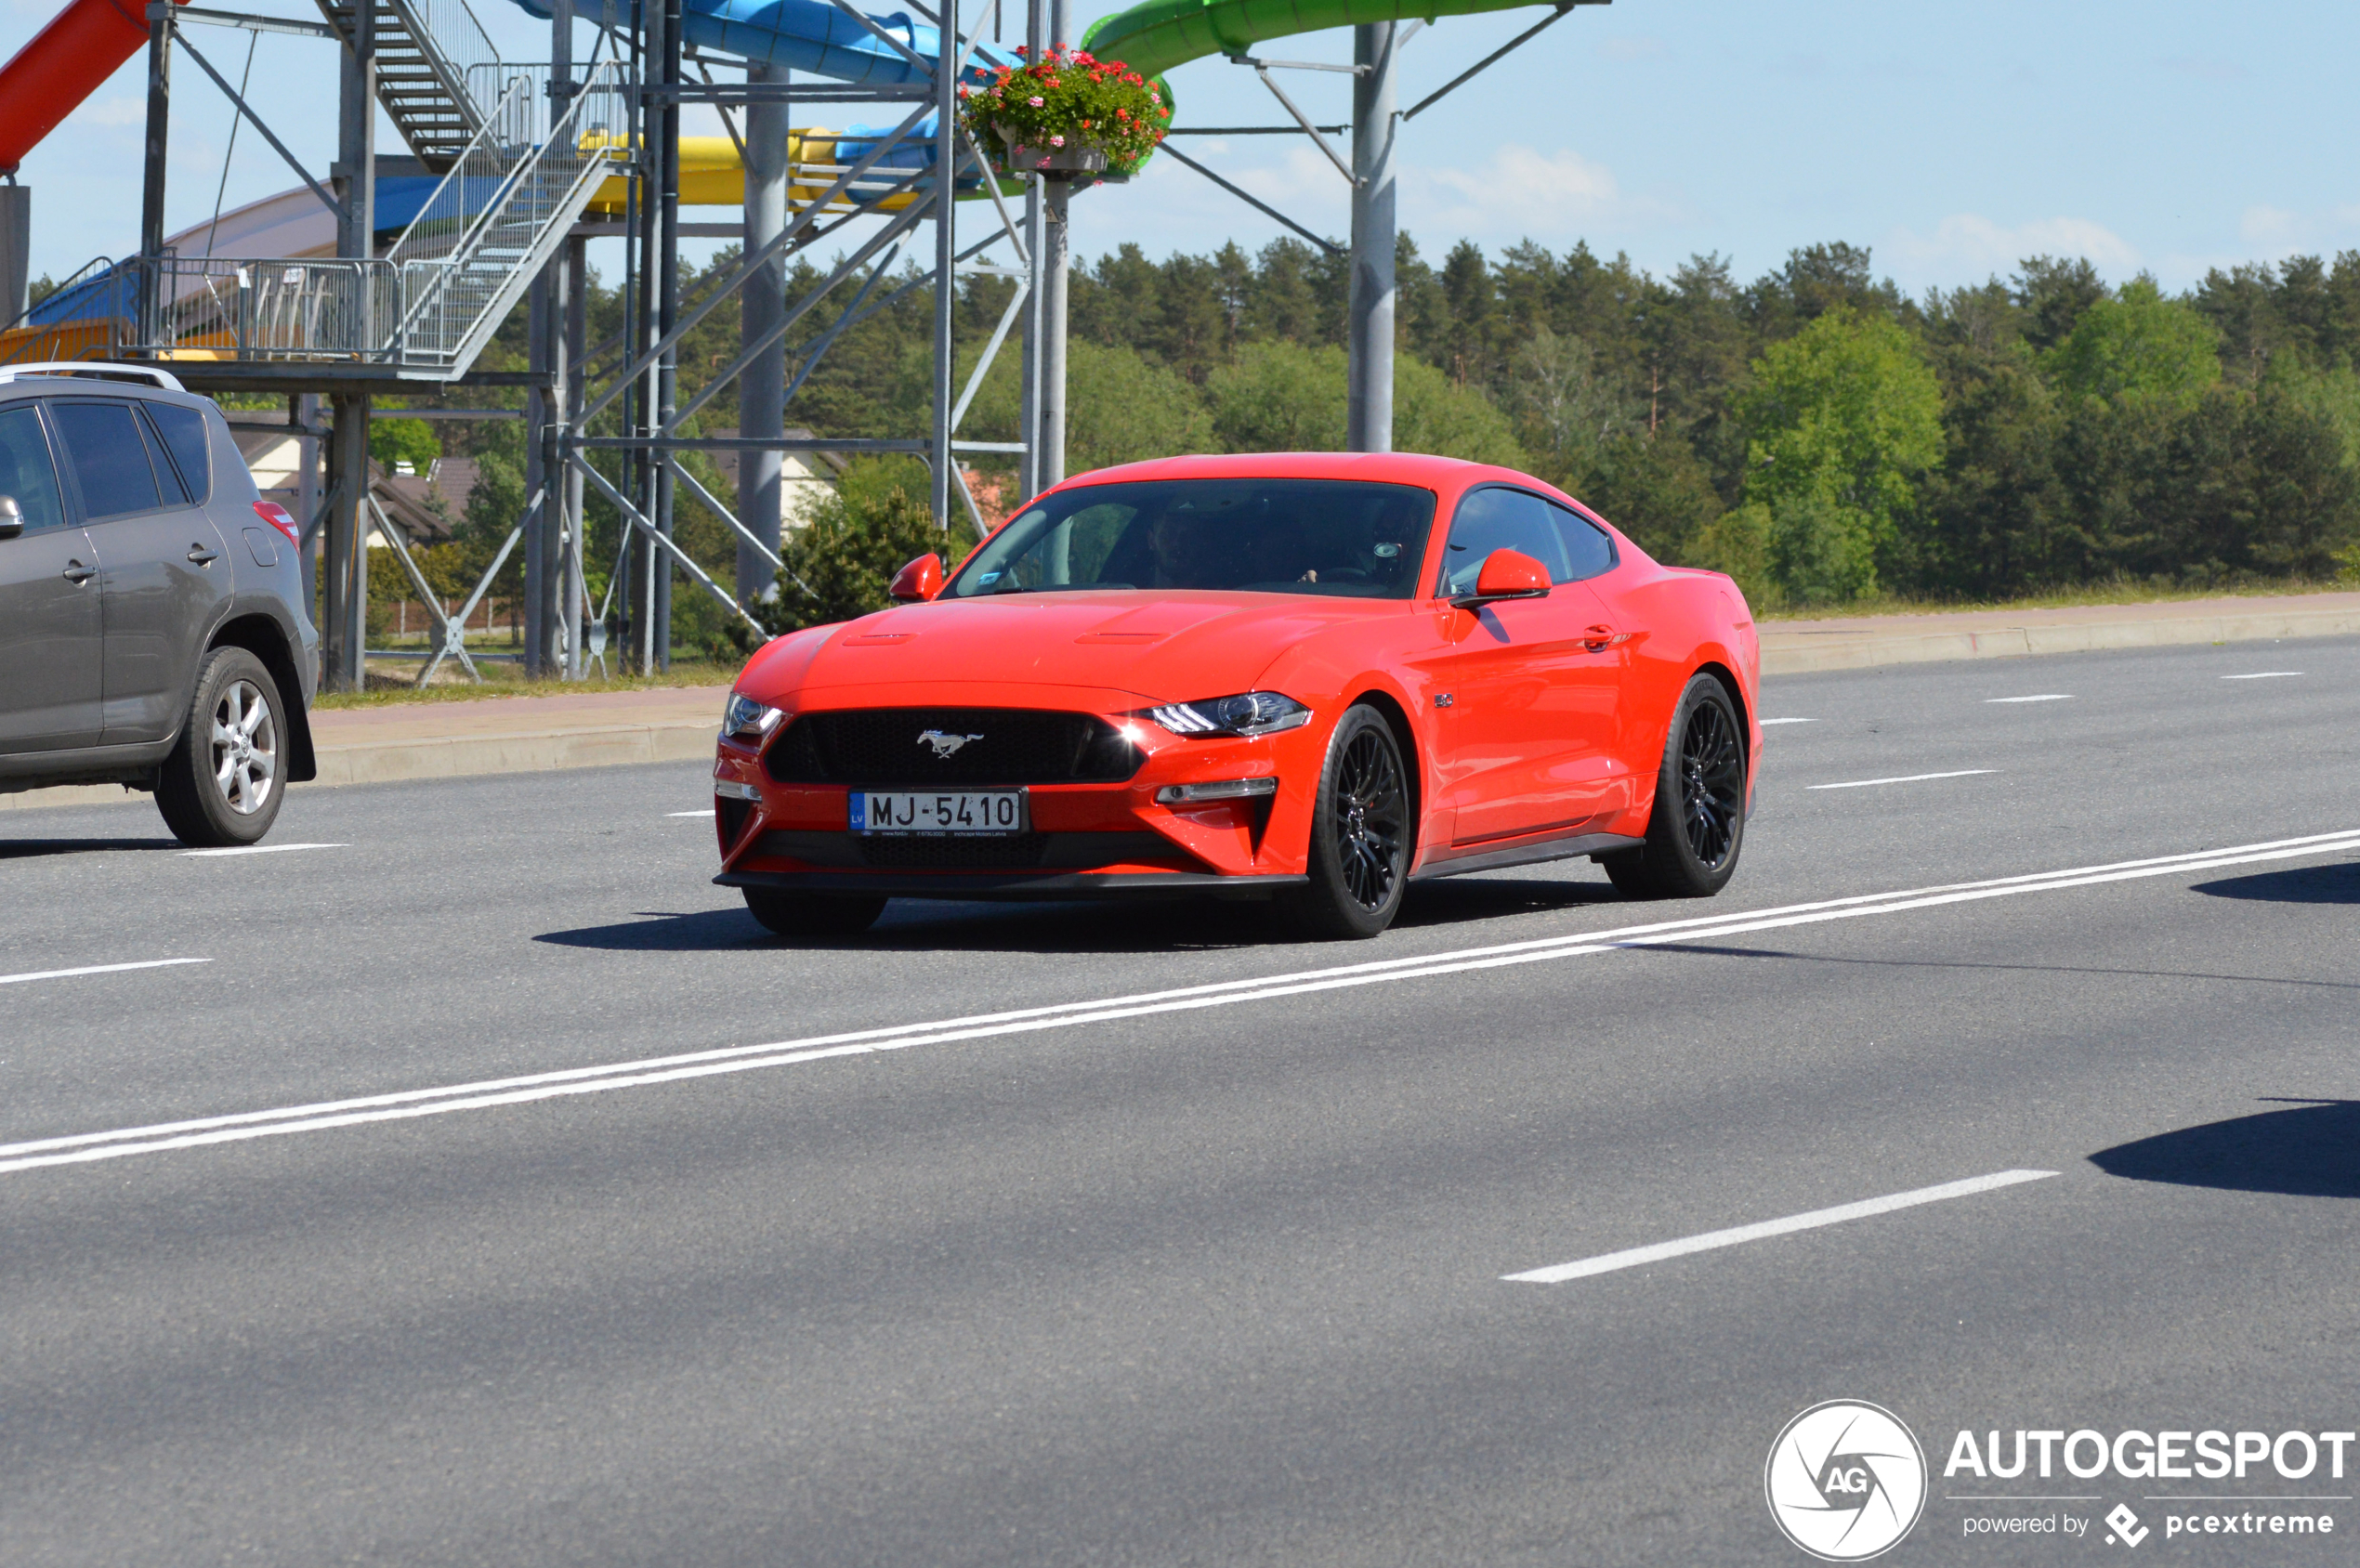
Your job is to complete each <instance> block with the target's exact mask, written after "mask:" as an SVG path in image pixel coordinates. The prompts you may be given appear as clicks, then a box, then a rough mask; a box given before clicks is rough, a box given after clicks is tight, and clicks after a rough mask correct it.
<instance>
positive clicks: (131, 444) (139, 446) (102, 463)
mask: <svg viewBox="0 0 2360 1568" xmlns="http://www.w3.org/2000/svg"><path fill="white" fill-rule="evenodd" d="M49 412H50V414H51V415H52V417H54V418H55V419H56V420H57V422H58V434H59V436H61V437H63V438H64V439H65V447H66V460H67V462H69V463H71V464H72V465H73V477H74V478H75V479H76V480H78V481H79V482H80V483H81V486H82V505H83V511H84V515H85V518H86V519H87V520H88V521H90V522H94V523H95V522H97V521H98V519H99V518H101V517H120V516H124V515H125V513H130V512H152V511H154V510H155V509H156V508H157V507H159V506H162V505H163V504H164V495H163V492H162V491H160V490H157V489H156V477H155V472H154V470H152V469H151V468H150V467H149V466H148V444H147V443H146V442H145V441H143V440H141V439H140V438H139V425H138V421H137V420H135V419H134V418H133V417H132V414H131V408H130V405H129V404H127V403H85V402H81V401H75V402H70V403H69V402H57V403H52V404H50V405H49Z"/></svg>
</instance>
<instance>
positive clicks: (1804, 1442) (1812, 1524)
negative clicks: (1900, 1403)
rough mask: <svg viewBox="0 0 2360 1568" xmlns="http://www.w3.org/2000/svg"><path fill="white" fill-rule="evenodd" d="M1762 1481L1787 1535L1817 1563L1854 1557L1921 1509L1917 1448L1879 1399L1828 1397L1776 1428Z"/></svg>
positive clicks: (1921, 1462)
mask: <svg viewBox="0 0 2360 1568" xmlns="http://www.w3.org/2000/svg"><path fill="white" fill-rule="evenodd" d="M1762 1487H1763V1493H1764V1495H1765V1496H1767V1497H1768V1498H1769V1502H1770V1517H1771V1518H1772V1519H1774V1520H1776V1521H1777V1525H1778V1528H1779V1529H1780V1530H1781V1531H1783V1532H1785V1534H1786V1537H1787V1539H1789V1540H1790V1541H1792V1542H1793V1543H1794V1544H1795V1545H1796V1546H1798V1547H1801V1548H1803V1550H1804V1551H1806V1552H1809V1553H1810V1554H1811V1555H1812V1556H1814V1557H1816V1558H1818V1559H1819V1560H1820V1561H1823V1562H1860V1561H1866V1560H1867V1559H1868V1558H1871V1557H1874V1556H1876V1555H1877V1554H1878V1553H1880V1552H1882V1551H1885V1550H1888V1549H1889V1548H1892V1547H1894V1546H1895V1545H1896V1544H1897V1543H1898V1542H1899V1541H1900V1540H1901V1538H1902V1537H1903V1536H1905V1535H1908V1533H1909V1532H1910V1530H1911V1529H1912V1528H1914V1527H1915V1526H1916V1524H1917V1522H1918V1516H1919V1515H1920V1514H1921V1513H1923V1512H1924V1511H1925V1506H1926V1456H1925V1450H1923V1449H1921V1448H1920V1447H1919V1446H1918V1440H1917V1437H1916V1436H1915V1435H1914V1434H1913V1433H1912V1432H1911V1431H1909V1429H1908V1427H1906V1426H1904V1425H1902V1423H1901V1418H1899V1417H1897V1416H1895V1414H1894V1413H1893V1412H1892V1411H1890V1410H1887V1409H1885V1408H1883V1407H1882V1406H1881V1405H1870V1404H1868V1402H1866V1401H1865V1400H1857V1399H1831V1400H1829V1401H1827V1402H1826V1403H1825V1404H1822V1405H1813V1406H1812V1407H1811V1408H1810V1409H1808V1410H1805V1411H1804V1412H1803V1414H1802V1415H1800V1416H1797V1417H1796V1418H1794V1419H1793V1420H1791V1421H1789V1422H1788V1423H1787V1424H1786V1427H1785V1429H1784V1430H1782V1431H1780V1432H1779V1433H1778V1438H1777V1442H1775V1443H1773V1444H1771V1445H1770V1459H1769V1462H1768V1463H1767V1464H1766V1465H1764V1466H1763V1471H1762Z"/></svg>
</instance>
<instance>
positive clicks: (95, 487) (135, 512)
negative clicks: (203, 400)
mask: <svg viewBox="0 0 2360 1568" xmlns="http://www.w3.org/2000/svg"><path fill="white" fill-rule="evenodd" d="M49 417H50V419H51V420H52V421H53V422H54V423H55V425H56V426H57V431H58V435H59V440H60V444H61V445H62V446H63V448H64V453H65V458H66V467H67V470H68V472H69V473H70V474H71V475H72V484H73V487H74V489H75V490H76V491H77V492H78V493H79V494H80V496H81V499H82V516H83V524H84V527H85V528H86V529H89V531H90V536H91V539H92V540H93V541H94V542H96V543H97V544H98V548H99V551H100V554H101V555H103V556H104V557H105V571H104V575H103V577H102V579H101V581H102V582H103V584H104V587H105V595H104V600H103V611H104V615H105V619H106V657H105V670H104V673H103V676H102V682H103V686H104V688H105V689H104V709H105V732H104V737H103V738H104V742H105V743H106V744H107V745H110V746H112V745H121V744H125V743H132V742H138V741H153V740H164V739H169V738H171V737H172V735H173V733H174V732H175V730H176V729H177V726H178V725H179V723H180V719H181V717H182V714H181V708H182V705H183V704H184V703H186V702H187V701H188V698H189V691H190V682H191V681H192V680H193V679H194V678H195V673H196V660H197V654H198V652H199V651H200V650H201V649H202V648H203V646H204V639H205V636H206V634H208V633H209V632H210V631H211V630H212V628H213V626H214V624H215V622H216V621H218V620H219V619H220V616H221V613H222V610H223V608H224V607H225V606H226V605H227V604H228V602H229V591H230V588H231V585H232V583H231V575H230V574H231V571H232V568H231V566H230V563H229V554H228V552H227V551H226V550H224V549H223V547H222V541H221V533H220V530H219V529H216V528H215V527H214V524H213V519H212V518H211V517H209V516H206V515H205V512H204V508H203V496H201V495H200V496H193V497H192V496H191V495H190V492H189V489H188V487H187V485H185V484H184V483H183V482H182V480H181V478H180V476H179V474H178V472H177V470H176V469H175V468H174V467H173V465H172V461H171V459H170V457H169V456H168V455H167V454H166V453H165V451H164V447H163V445H162V443H161V442H160V441H158V440H157V438H156V437H155V433H154V431H153V430H152V429H151V427H150V425H149V424H148V421H147V419H146V418H145V417H144V416H143V415H142V413H141V412H140V410H139V405H138V402H137V401H135V400H133V399H101V398H59V399H52V400H51V402H50V404H49Z"/></svg>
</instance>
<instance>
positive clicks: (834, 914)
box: [739, 887, 885, 936]
mask: <svg viewBox="0 0 2360 1568" xmlns="http://www.w3.org/2000/svg"><path fill="white" fill-rule="evenodd" d="M739 891H741V893H743V894H744V895H746V908H747V909H748V910H749V911H751V912H752V914H753V915H754V919H755V920H758V921H761V922H762V923H763V926H764V927H765V929H767V930H768V931H769V932H770V933H771V934H774V935H778V936H858V935H859V934H861V933H862V932H864V931H866V930H868V929H869V928H870V927H871V926H872V925H874V924H876V923H877V917H878V916H879V915H882V914H884V913H885V900H884V899H883V898H879V897H871V896H866V895H861V894H857V893H787V892H782V891H780V890H779V889H777V888H768V887H748V888H741V889H740V890H739Z"/></svg>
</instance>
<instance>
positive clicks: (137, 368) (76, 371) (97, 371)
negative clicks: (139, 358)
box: [0, 359, 188, 392]
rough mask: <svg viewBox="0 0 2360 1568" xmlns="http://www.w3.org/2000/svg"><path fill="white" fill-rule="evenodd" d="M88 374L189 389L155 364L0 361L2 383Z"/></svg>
mask: <svg viewBox="0 0 2360 1568" xmlns="http://www.w3.org/2000/svg"><path fill="white" fill-rule="evenodd" d="M28 375H58V376H87V377H89V378H90V379H92V380H94V381H144V382H146V383H148V384H149V385H151V386H161V387H163V388H164V390H165V391H167V392H186V391H187V390H188V388H187V387H185V386H183V385H180V378H179V377H178V376H177V375H174V374H173V373H172V372H170V371H160V370H158V369H156V368H155V367H154V366H152V365H111V364H109V363H107V362H106V361H105V360H103V359H43V360H41V361H39V362H38V363H35V364H30V365H0V383H6V382H11V381H14V380H16V379H17V378H19V377H20V376H28Z"/></svg>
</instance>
